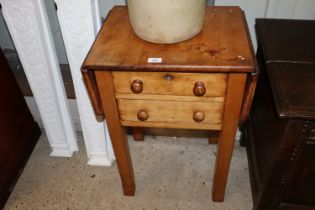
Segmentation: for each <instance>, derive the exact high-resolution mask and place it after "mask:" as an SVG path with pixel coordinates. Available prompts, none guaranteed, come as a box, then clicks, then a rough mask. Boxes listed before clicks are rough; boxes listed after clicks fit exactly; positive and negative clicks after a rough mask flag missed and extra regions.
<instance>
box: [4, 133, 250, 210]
mask: <svg viewBox="0 0 315 210" xmlns="http://www.w3.org/2000/svg"><path fill="white" fill-rule="evenodd" d="M78 136H79V145H80V151H79V152H77V153H75V154H74V156H73V157H72V158H56V157H50V156H48V154H49V145H48V143H47V138H46V136H45V134H44V135H43V136H42V137H41V139H40V140H39V143H38V144H37V146H36V148H35V150H34V152H33V154H32V156H31V158H30V160H29V162H28V163H27V165H26V168H25V170H24V172H23V173H22V175H21V177H20V179H19V181H18V183H17V185H16V186H15V188H14V190H13V193H12V195H11V197H10V198H9V200H8V202H7V205H6V206H5V208H4V209H5V210H11V209H14V210H16V209H21V210H22V209H23V210H35V209H39V210H41V209H43V210H52V209H56V210H59V209H60V210H62V209H82V210H88V209H91V210H103V209H104V210H106V209H110V210H111V209H113V210H114V209H117V210H132V209H135V210H151V209H152V210H176V209H180V210H186V209H193V210H199V209H200V210H202V209H209V210H211V209H213V210H214V209H215V210H251V209H252V199H251V191H250V184H249V177H248V165H247V158H246V151H245V149H244V148H241V147H240V146H239V145H238V144H236V146H235V150H234V154H233V159H232V163H231V169H230V175H229V180H228V186H227V190H226V197H225V202H223V203H213V202H212V201H211V186H212V177H213V169H214V164H215V155H216V145H208V143H207V139H201V138H200V139H197V138H183V137H180V138H172V137H152V136H146V139H145V141H144V142H134V141H133V140H132V139H131V137H130V136H128V138H129V144H130V151H131V156H132V160H133V165H134V171H135V177H136V186H137V189H136V195H135V196H134V197H126V196H123V194H122V188H121V182H120V178H119V174H118V170H117V166H116V164H114V166H112V167H95V166H88V165H87V164H86V162H87V157H86V153H85V150H84V143H83V140H82V134H81V133H78Z"/></svg>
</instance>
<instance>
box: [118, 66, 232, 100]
mask: <svg viewBox="0 0 315 210" xmlns="http://www.w3.org/2000/svg"><path fill="white" fill-rule="evenodd" d="M112 75H113V80H114V86H115V92H116V97H117V98H126V97H125V96H123V95H124V94H134V92H133V91H132V90H131V85H132V83H133V81H135V80H140V81H141V82H142V91H141V93H139V94H137V95H172V96H194V97H196V96H195V95H194V93H193V88H194V87H195V83H196V82H202V84H203V85H204V87H205V93H204V95H203V97H224V96H225V94H226V83H227V78H228V76H227V74H223V73H221V74H216V73H212V74H203V73H167V72H112ZM198 98H201V97H198Z"/></svg>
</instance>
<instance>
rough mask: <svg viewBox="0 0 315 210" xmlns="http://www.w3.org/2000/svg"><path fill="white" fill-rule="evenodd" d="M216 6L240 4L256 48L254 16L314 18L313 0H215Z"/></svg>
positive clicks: (314, 0)
mask: <svg viewBox="0 0 315 210" xmlns="http://www.w3.org/2000/svg"><path fill="white" fill-rule="evenodd" d="M215 5H217V6H229V5H234V6H240V7H241V9H243V10H244V11H245V15H246V20H247V23H248V27H249V30H250V34H251V37H252V41H253V44H254V47H255V49H256V46H257V44H256V34H255V28H254V25H255V19H256V18H264V17H267V18H290V19H315V0H215Z"/></svg>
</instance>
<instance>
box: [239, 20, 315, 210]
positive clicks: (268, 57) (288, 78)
mask: <svg viewBox="0 0 315 210" xmlns="http://www.w3.org/2000/svg"><path fill="white" fill-rule="evenodd" d="M256 31H257V37H258V43H259V47H258V52H257V60H258V63H259V67H260V76H259V79H258V84H257V89H256V94H255V96H254V100H253V104H252V109H251V113H250V120H249V122H248V123H247V125H246V127H245V132H244V136H243V137H244V138H245V142H246V146H247V152H248V160H249V165H250V178H251V186H252V194H253V201H254V208H253V209H254V210H314V209H315V54H314V50H313V49H314V47H315V39H314V37H315V21H297V20H295V21H293V20H272V19H260V20H257V21H256Z"/></svg>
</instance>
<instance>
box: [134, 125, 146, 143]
mask: <svg viewBox="0 0 315 210" xmlns="http://www.w3.org/2000/svg"><path fill="white" fill-rule="evenodd" d="M131 131H132V136H133V139H134V140H135V141H143V140H144V130H143V128H140V127H131Z"/></svg>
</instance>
